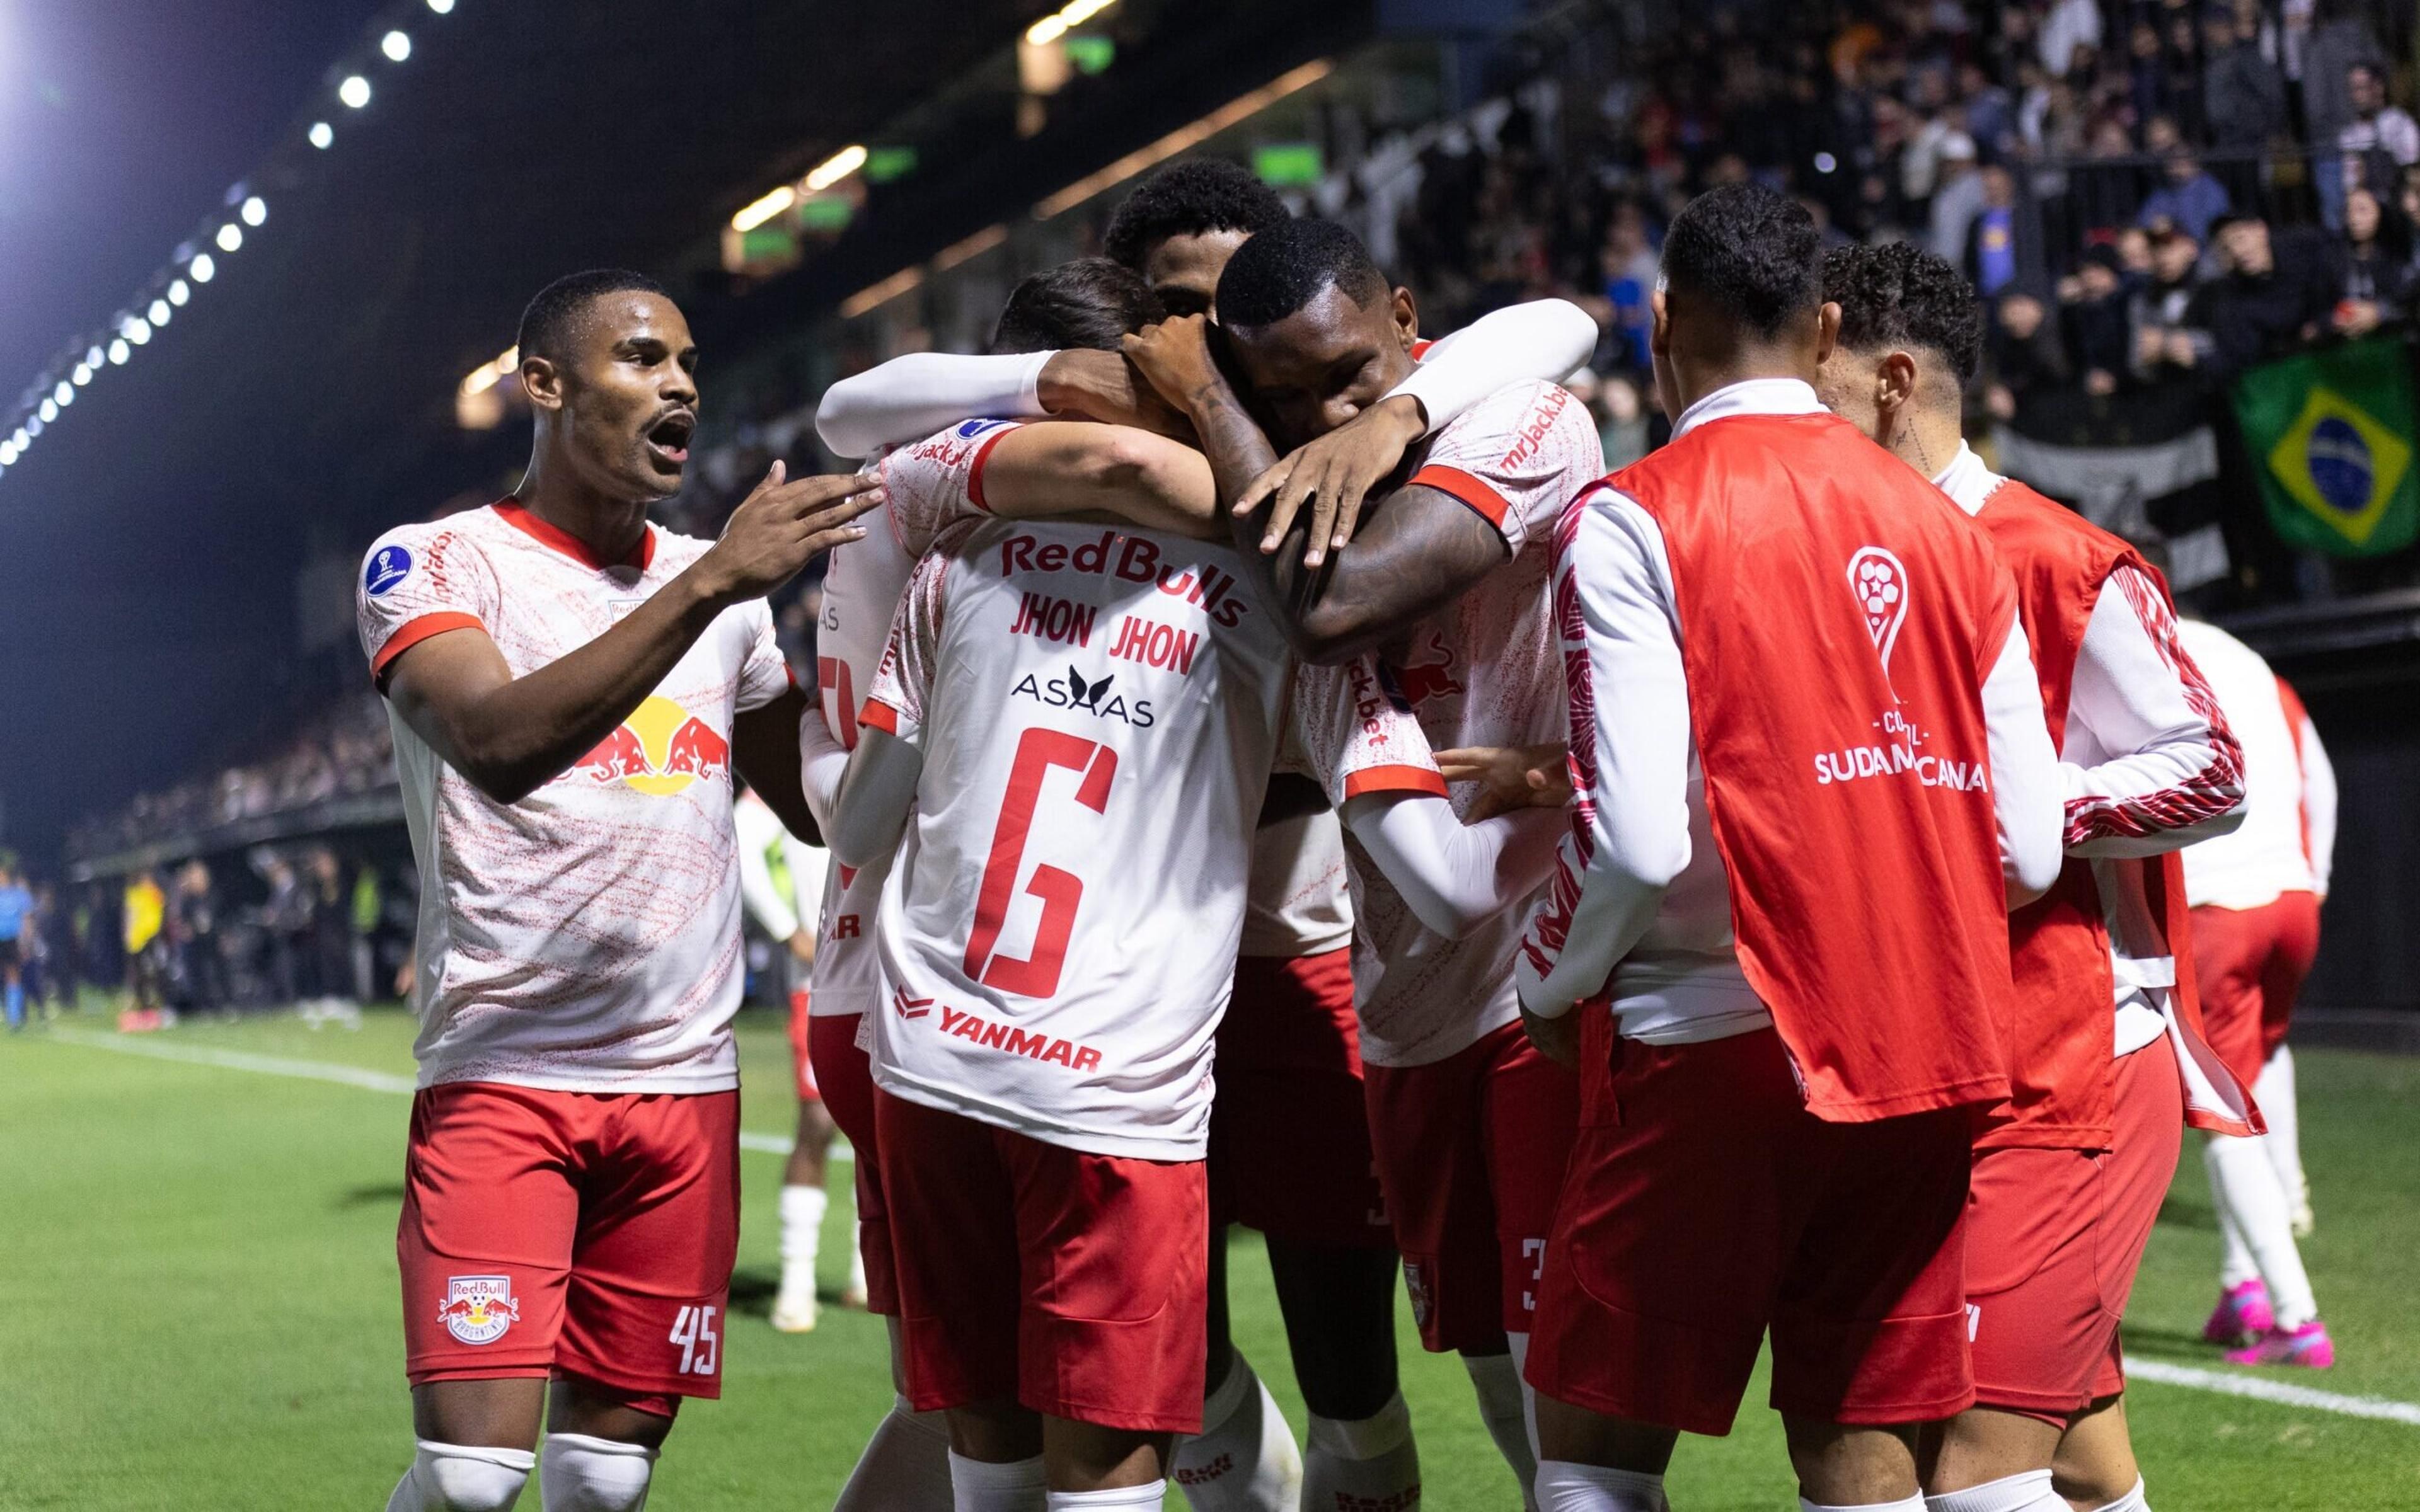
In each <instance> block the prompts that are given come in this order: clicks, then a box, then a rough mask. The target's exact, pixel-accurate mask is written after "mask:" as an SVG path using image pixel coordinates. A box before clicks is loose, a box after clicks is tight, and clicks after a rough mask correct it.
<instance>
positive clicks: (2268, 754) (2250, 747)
mask: <svg viewBox="0 0 2420 1512" xmlns="http://www.w3.org/2000/svg"><path fill="white" fill-rule="evenodd" d="M2178 633H2179V636H2180V638H2181V639H2182V640H2183V641H2184V644H2185V650H2186V652H2187V653H2188V654H2189V655H2190V656H2192V657H2193V659H2194V663H2195V665H2196V666H2198V667H2199V668H2200V669H2201V671H2202V675H2203V676H2204V677H2206V678H2208V679H2209V681H2210V686H2211V691H2212V692H2213V693H2215V694H2216V695H2217V696H2218V706H2219V707H2220V708H2221V709H2224V710H2225V711H2226V722H2227V723H2228V724H2229V725H2230V726H2232V727H2233V728H2234V730H2235V738H2236V739H2237V740H2239V741H2241V742H2242V745H2243V787H2244V795H2243V824H2242V827H2240V828H2238V829H2237V830H2236V831H2235V833H2233V834H2231V835H2221V836H2219V837H2218V838H2216V839H2215V840H2207V841H2202V842H2201V843H2200V844H2198V845H2194V846H2189V847H2187V849H2186V850H2185V853H2184V863H2185V901H2186V902H2188V903H2191V904H2192V905H2193V906H2194V907H2195V908H2258V907H2261V906H2263V905H2265V904H2268V903H2274V902H2276V901H2277V899H2278V898H2279V897H2280V896H2281V895H2282V894H2285V893H2288V892H2317V893H2321V894H2324V893H2325V892H2326V891H2327V890H2328V870H2329V863H2330V861H2331V860H2332V859H2333V856H2334V854H2335V830H2336V824H2335V819H2336V782H2335V769H2334V768H2333V767H2331V766H2330V765H2329V764H2328V754H2327V751H2326V749H2325V748H2323V747H2321V746H2320V744H2319V732H2318V731H2317V730H2314V729H2313V728H2312V727H2311V720H2310V716H2309V715H2307V714H2305V713H2304V712H2303V702H2302V700H2301V699H2299V698H2296V697H2295V696H2294V690H2293V689H2292V688H2290V687H2287V686H2286V681H2285V679H2284V678H2281V677H2279V676H2278V675H2277V674H2276V673H2275V672H2274V671H2271V670H2270V668H2269V664H2268V663H2267V662H2266V661H2264V660H2262V659H2261V656H2260V654H2259V653H2258V652H2257V651H2255V650H2253V649H2252V648H2251V647H2250V646H2247V645H2245V644H2244V643H2243V642H2242V641H2241V640H2237V639H2235V637H2233V636H2231V635H2229V634H2227V633H2226V631H2225V630H2222V629H2220V628H2219V627H2218V626H2217V625H2205V624H2202V623H2200V622H2198V621H2195V620H2187V621H2185V622H2184V623H2183V624H2182V625H2180V626H2179V628H2178Z"/></svg>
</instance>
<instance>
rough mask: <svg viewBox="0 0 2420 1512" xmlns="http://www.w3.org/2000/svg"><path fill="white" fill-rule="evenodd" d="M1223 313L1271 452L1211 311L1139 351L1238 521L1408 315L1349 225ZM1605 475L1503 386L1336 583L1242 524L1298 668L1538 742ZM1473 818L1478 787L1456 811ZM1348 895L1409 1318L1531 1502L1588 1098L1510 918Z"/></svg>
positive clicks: (1397, 344) (1516, 922)
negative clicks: (1560, 533) (1536, 1291)
mask: <svg viewBox="0 0 2420 1512" xmlns="http://www.w3.org/2000/svg"><path fill="white" fill-rule="evenodd" d="M1218 318H1219V330H1220V331H1221V332H1223V333H1224V336H1225V339H1226V340H1227V341H1228V342H1229V344H1230V345H1231V347H1232V349H1233V353H1234V355H1235V358H1236V361H1237V364H1238V366H1239V368H1240V369H1241V371H1242V372H1243V373H1244V375H1245V376H1246V378H1248V380H1249V383H1250V385H1251V388H1252V393H1253V397H1254V400H1255V402H1256V403H1257V404H1258V405H1260V406H1261V407H1263V408H1264V409H1266V410H1267V411H1268V412H1269V413H1270V414H1271V416H1272V417H1273V419H1274V421H1275V424H1276V428H1277V433H1276V434H1275V435H1274V436H1265V435H1264V434H1263V432H1262V430H1261V428H1260V425H1259V424H1258V422H1257V421H1255V420H1254V419H1253V417H1252V415H1251V413H1250V412H1249V410H1248V409H1246V407H1245V405H1244V403H1243V400H1242V399H1241V398H1240V397H1239V396H1238V395H1237V394H1236V393H1235V392H1234V390H1233V388H1232V387H1231V386H1230V385H1229V383H1228V380H1227V378H1225V377H1224V375H1223V374H1222V373H1221V371H1220V369H1219V367H1218V363H1215V362H1213V361H1212V359H1211V353H1210V349H1209V346H1208V340H1207V334H1208V330H1207V327H1206V326H1205V325H1204V323H1203V321H1202V319H1201V318H1200V317H1198V316H1197V317H1191V318H1187V319H1177V320H1171V321H1169V322H1166V323H1164V324H1162V325H1160V326H1158V327H1156V328H1155V329H1154V330H1153V331H1152V332H1149V333H1147V334H1146V335H1145V336H1144V337H1142V338H1140V339H1138V340H1135V341H1130V342H1129V343H1128V344H1127V351H1128V353H1129V355H1131V356H1132V357H1133V358H1134V359H1135V360H1136V362H1137V363H1139V364H1140V366H1141V367H1142V368H1143V370H1144V371H1145V372H1146V373H1147V374H1149V375H1150V377H1151V379H1152V382H1153V384H1154V386H1155V387H1156V388H1157V389H1158V390H1159V391H1160V392H1161V393H1163V394H1164V395H1166V396H1167V398H1168V399H1169V401H1170V402H1171V403H1172V404H1174V405H1176V406H1177V407H1178V408H1179V409H1182V410H1183V411H1184V412H1185V413H1186V415H1187V419H1189V420H1190V421H1191V422H1192V424H1193V426H1194V428H1195V430H1196V432H1197V433H1198V434H1199V435H1200V436H1201V438H1202V445H1203V447H1204V449H1205V450H1206V451H1207V452H1208V454H1209V456H1210V460H1211V465H1212V467H1213V469H1214V470H1215V471H1216V472H1217V473H1218V483H1219V493H1220V497H1221V500H1222V501H1224V502H1226V503H1228V504H1230V505H1233V503H1234V502H1235V501H1237V500H1238V498H1239V497H1241V496H1242V495H1243V493H1244V492H1245V490H1246V489H1247V488H1248V487H1249V486H1251V485H1252V484H1253V483H1254V481H1255V480H1256V479H1259V478H1261V477H1262V476H1263V475H1264V474H1265V473H1266V472H1267V471H1268V470H1269V468H1270V467H1271V466H1272V465H1273V464H1274V463H1275V462H1276V460H1277V457H1278V455H1279V454H1278V451H1277V450H1276V447H1277V446H1283V447H1287V448H1295V447H1300V446H1302V445H1304V444H1305V443H1307V442H1310V441H1312V440H1316V439H1318V438H1320V437H1323V436H1326V435H1329V434H1331V433H1333V432H1335V431H1336V430H1337V429H1338V428H1339V427H1342V426H1343V425H1345V424H1349V423H1351V422H1352V421H1353V420H1354V418H1355V417H1356V416H1357V414H1359V413H1361V412H1363V411H1365V410H1367V409H1371V408H1372V407H1374V406H1377V405H1380V404H1381V403H1383V402H1386V401H1387V400H1388V396H1389V395H1391V394H1395V393H1399V392H1400V387H1401V385H1403V384H1404V381H1405V380H1406V379H1407V378H1411V377H1412V376H1413V357H1412V351H1413V348H1414V347H1415V346H1416V345H1417V343H1418V339H1419V329H1418V319H1417V316H1416V313H1415V310H1414V306H1413V302H1412V297H1411V295H1410V293H1409V291H1407V290H1404V289H1401V288H1392V289H1390V288H1389V287H1388V284H1387V281H1386V279H1385V277H1384V276H1383V275H1382V274H1381V273H1380V272H1379V270H1378V269H1377V267H1376V265H1375V264H1373V262H1372V261H1371V260H1370V255H1369V254H1368V252H1367V251H1365V250H1364V249H1363V248H1362V246H1361V244H1360V242H1359V241H1358V240H1357V239H1355V238H1354V236H1353V234H1352V233H1351V232H1350V231H1347V230H1345V229H1344V228H1343V227H1342V226H1337V225H1332V224H1326V223H1323V222H1316V221H1289V222H1286V223H1283V224H1280V225H1276V226H1273V227H1270V228H1269V229H1267V230H1264V231H1263V232H1261V233H1259V234H1258V235H1256V236H1254V237H1253V238H1252V239H1249V240H1248V241H1246V242H1245V243H1244V244H1243V246H1242V248H1241V249H1239V250H1238V251H1237V252H1236V253H1235V255H1234V256H1233V258H1232V259H1230V260H1229V262H1228V263H1227V266H1226V269H1225V270H1224V271H1223V272H1222V273H1221V274H1220V275H1219V280H1218ZM1273 441H1274V442H1275V443H1276V446H1273V445H1272V442H1273ZM1399 451H1400V448H1399ZM1602 466H1603V457H1602V455H1601V454H1600V452H1599V450H1598V447H1597V440H1596V432H1595V430H1594V428H1593V426H1591V425H1590V424H1589V423H1588V421H1587V419H1586V414H1585V409H1584V408H1583V407H1582V406H1581V405H1580V404H1579V403H1578V402H1577V401H1576V400H1575V399H1573V398H1572V396H1571V395H1570V394H1569V393H1565V392H1564V391H1563V390H1561V389H1559V388H1557V387H1555V386H1554V385H1552V384H1550V383H1543V382H1537V381H1528V382H1523V383H1515V384H1512V385H1509V386H1506V387H1503V388H1500V389H1498V390H1497V392H1496V393H1493V394H1491V395H1490V396H1488V398H1487V399H1486V400H1485V401H1484V402H1482V403H1481V404H1480V405H1479V406H1478V407H1477V408H1475V409H1471V410H1469V411H1468V412H1466V413H1465V414H1463V415H1462V416H1460V417H1459V418H1458V419H1455V420H1453V421H1452V422H1450V423H1449V424H1445V425H1444V426H1442V427H1441V428H1439V429H1438V430H1437V431H1436V432H1435V435H1433V436H1432V437H1430V439H1429V440H1427V441H1425V442H1424V443H1422V444H1421V445H1420V446H1419V448H1418V450H1417V452H1416V454H1415V455H1413V457H1412V460H1411V462H1410V464H1409V465H1408V467H1406V468H1401V469H1398V468H1392V467H1390V468H1389V469H1388V471H1402V472H1403V473H1404V481H1403V482H1402V484H1401V486H1398V487H1396V488H1394V489H1393V490H1392V491H1391V492H1389V493H1388V494H1387V496H1386V497H1385V498H1384V499H1383V500H1382V501H1379V502H1378V503H1377V504H1376V505H1375V506H1374V507H1373V510H1372V512H1371V517H1370V522H1369V524H1368V526H1367V528H1366V531H1365V533H1363V534H1362V535H1360V536H1359V537H1358V538H1357V539H1356V540H1354V541H1353V542H1352V543H1351V544H1350V545H1349V546H1347V547H1344V548H1342V549H1339V550H1336V552H1335V555H1334V558H1333V561H1332V562H1331V563H1329V564H1328V565H1327V566H1326V569H1325V570H1323V571H1319V572H1317V573H1314V572H1313V570H1312V569H1311V568H1310V567H1307V566H1306V565H1304V563H1303V556H1302V552H1303V548H1302V544H1301V543H1300V542H1299V541H1295V542H1293V543H1292V544H1291V545H1289V546H1288V547H1287V548H1285V549H1283V550H1280V551H1274V552H1272V551H1266V550H1264V549H1263V548H1262V547H1263V539H1262V537H1263V532H1264V525H1263V523H1262V522H1261V521H1259V520H1258V519H1257V518H1256V517H1251V516H1247V515H1233V516H1232V518H1233V522H1234V530H1235V532H1236V537H1237V540H1238V543H1239V545H1241V546H1242V547H1244V548H1245V550H1246V560H1247V562H1248V563H1249V565H1250V570H1251V572H1252V575H1253V578H1254V579H1255V581H1256V582H1258V583H1259V584H1260V585H1261V591H1262V596H1263V598H1264V600H1265V601H1266V602H1267V603H1269V604H1271V605H1272V606H1275V607H1277V608H1278V609H1279V612H1280V617H1281V618H1282V619H1283V620H1284V622H1285V627H1286V631H1287V634H1288V636H1289V637H1290V638H1291V639H1292V640H1293V642H1294V644H1295V647H1296V648H1297V650H1299V651H1300V652H1302V653H1303V654H1305V655H1306V656H1308V657H1309V658H1310V659H1312V660H1323V659H1341V658H1343V657H1346V656H1352V655H1354V654H1356V653H1358V652H1360V651H1363V650H1365V649H1369V648H1373V647H1377V646H1381V645H1382V644H1383V646H1384V647H1385V651H1384V661H1385V664H1386V666H1385V671H1386V674H1387V675H1388V677H1389V678H1390V679H1391V680H1392V682H1393V684H1394V686H1395V687H1397V688H1398V689H1399V690H1400V693H1401V695H1402V696H1403V697H1404V698H1405V699H1406V700H1408V702H1410V703H1411V705H1412V707H1413V709H1414V711H1415V712H1416V714H1417V715H1418V717H1419V724H1420V727H1421V729H1422V731H1423V732H1424V733H1426V735H1427V737H1428V739H1429V740H1430V742H1431V743H1432V744H1434V745H1436V746H1440V747H1443V746H1456V747H1466V746H1479V745H1487V746H1527V745H1533V744H1536V743H1539V742H1541V741H1559V740H1560V739H1561V737H1562V732H1563V717H1562V711H1561V707H1560V698H1561V682H1560V678H1559V673H1558V671H1557V663H1556V657H1555V653H1554V649H1553V646H1552V644H1551V636H1550V634H1549V627H1548V621H1547V614H1546V605H1545V579H1546V558H1547V553H1548V549H1549V543H1548V539H1547V534H1546V532H1545V528H1544V527H1545V525H1546V523H1547V522H1548V521H1550V520H1551V519H1552V518H1553V517H1554V515H1555V513H1556V511H1557V510H1558V509H1559V508H1560V506H1561V503H1562V501H1564V500H1565V499H1567V498H1569V497H1570V496H1571V495H1572V494H1573V493H1574V492H1575V491H1577V489H1578V488H1579V487H1580V486H1583V485H1584V484H1585V483H1586V481H1587V480H1588V479H1589V478H1590V476H1591V475H1592V474H1593V473H1594V472H1595V471H1597V470H1598V469H1599V468H1601V467H1602ZM1343 513H1344V514H1345V515H1348V516H1349V515H1350V514H1351V510H1350V509H1349V508H1347V509H1345V510H1344V511H1343ZM1311 544H1312V546H1313V547H1317V546H1318V545H1319V544H1320V543H1319V541H1318V540H1316V539H1314V540H1313V541H1312V543H1311ZM1314 579H1315V580H1314ZM1472 801H1473V798H1472V795H1470V794H1468V793H1467V792H1466V793H1464V794H1463V795H1460V796H1458V797H1457V799H1456V803H1457V807H1458V810H1460V811H1463V812H1467V811H1468V808H1469V805H1470V803H1471V802H1472ZM1355 882H1356V905H1357V906H1356V913H1357V916H1358V918H1357V924H1356V931H1357V935H1356V956H1355V961H1354V981H1355V992H1356V996H1357V999H1358V1011H1359V1015H1360V1021H1361V1051H1362V1057H1363V1059H1364V1061H1365V1062H1366V1064H1367V1067H1368V1070H1367V1073H1366V1074H1367V1087H1368V1098H1369V1109H1370V1120H1371V1134H1372V1141H1373V1147H1374V1153H1375V1155H1376V1157H1377V1162H1378V1174H1379V1180H1380V1181H1381V1183H1382V1184H1383V1186H1384V1188H1385V1191H1386V1196H1387V1209H1388V1215H1389V1217H1390V1218H1391V1219H1392V1220H1393V1223H1394V1228H1395V1241H1396V1244H1397V1246H1398V1247H1399V1248H1400V1249H1401V1250H1402V1252H1403V1256H1404V1279H1405V1284H1406V1288H1407V1289H1408V1290H1409V1292H1410V1294H1411V1302H1412V1309H1413V1316H1414V1318H1415V1319H1417V1321H1418V1322H1419V1327H1420V1334H1421V1338H1422V1341H1423V1342H1424V1343H1425V1344H1426V1345H1427V1347H1428V1348H1429V1349H1431V1350H1456V1351H1458V1352H1460V1353H1461V1354H1462V1355H1463V1356H1464V1359H1465V1363H1466V1365H1467V1366H1468V1368H1469V1370H1470V1374H1471V1379H1472V1381H1473V1383H1474V1385H1475V1386H1476V1387H1477V1388H1478V1391H1479V1394H1480V1400H1481V1412H1482V1413H1483V1415H1484V1416H1485V1417H1486V1419H1487V1425H1488V1428H1489V1431H1490V1433H1491V1435H1493V1436H1494V1437H1495V1439H1496V1442H1497V1446H1498V1447H1499V1448H1500V1449H1501V1450H1502V1451H1503V1453H1504V1455H1505V1458H1506V1460H1507V1462H1508V1463H1510V1464H1511V1465H1512V1468H1513V1471H1514V1473H1515V1475H1516V1476H1517V1477H1519V1479H1520V1480H1521V1481H1522V1483H1523V1485H1524V1486H1525V1487H1526V1486H1527V1484H1528V1481H1529V1479H1530V1474H1529V1473H1528V1464H1529V1462H1530V1458H1531V1448H1530V1444H1529V1433H1528V1426H1527V1422H1526V1413H1525V1411H1524V1406H1523V1392H1522V1388H1521V1386H1520V1384H1519V1352H1520V1351H1521V1350H1523V1349H1524V1348H1526V1346H1527V1336H1528V1313H1529V1307H1530V1296H1531V1290H1532V1288H1533V1285H1534V1277H1535V1267H1536V1262H1537V1256H1538V1254H1539V1252H1540V1250H1541V1248H1542V1247H1543V1245H1544V1238H1545V1233H1546V1227H1547V1220H1548V1217H1549V1215H1550V1213H1551V1211H1552V1209H1553V1203H1554V1185H1555V1181H1556V1180H1557V1178H1558V1177H1559V1172H1560V1169H1561V1156H1562V1151H1563V1150H1564V1149H1567V1148H1568V1146H1569V1143H1570V1140H1571V1137H1572V1130H1573V1120H1574V1119H1575V1117H1576V1112H1577V1089H1576V1088H1575V1085H1574V1083H1573V1081H1572V1079H1571V1078H1570V1077H1569V1076H1568V1075H1567V1074H1566V1073H1564V1072H1562V1071H1560V1070H1559V1069H1558V1068H1556V1067H1554V1066H1552V1065H1549V1064H1548V1063H1547V1062H1546V1061H1545V1060H1544V1058H1543V1057H1540V1056H1539V1055H1538V1054H1537V1053H1536V1052H1535V1051H1534V1050H1532V1049H1531V1048H1529V1046H1528V1044H1527V1043H1526V1042H1525V1041H1523V1040H1522V1038H1521V1035H1520V1031H1519V1028H1518V1026H1517V1023H1516V1019H1517V1013H1516V1011H1515V1007H1514V1004H1513V1001H1512V982H1511V967H1512V951H1513V949H1514V947H1515V945H1516V944H1517V943H1518V940H1519V935H1520V927H1521V914H1522V910H1521V909H1518V908H1515V909H1508V910H1507V911H1506V913H1505V914H1504V915H1503V916H1502V917H1500V918H1496V919H1493V920H1490V921H1488V922H1487V923H1486V924H1485V925H1484V926H1483V927H1481V929H1480V930H1478V931H1477V932H1476V933H1473V934H1471V935H1470V936H1469V937H1468V938H1466V939H1463V940H1459V941H1455V940H1447V939H1440V938H1438V937H1437V936H1436V934H1435V932H1434V931H1432V930H1430V929H1429V928H1428V927H1427V926H1426V925H1425V924H1424V923H1423V922H1422V921H1421V919H1420V918H1419V917H1418V915H1417V913H1416V912H1415V911H1414V910H1413V909H1411V908H1410V906H1409V905H1408V902H1407V900H1405V899H1404V898H1403V897H1402V896H1401V895H1400V894H1399V893H1398V892H1397V891H1396V890H1395V889H1394V888H1393V887H1392V886H1391V885H1390V884H1389V883H1388V880H1387V879H1386V878H1385V876H1384V875H1383V874H1381V873H1380V872H1379V871H1378V869H1376V868H1375V867H1373V865H1371V864H1370V858H1369V857H1368V856H1367V855H1366V854H1365V855H1363V856H1359V857H1357V863H1356V866H1355Z"/></svg>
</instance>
